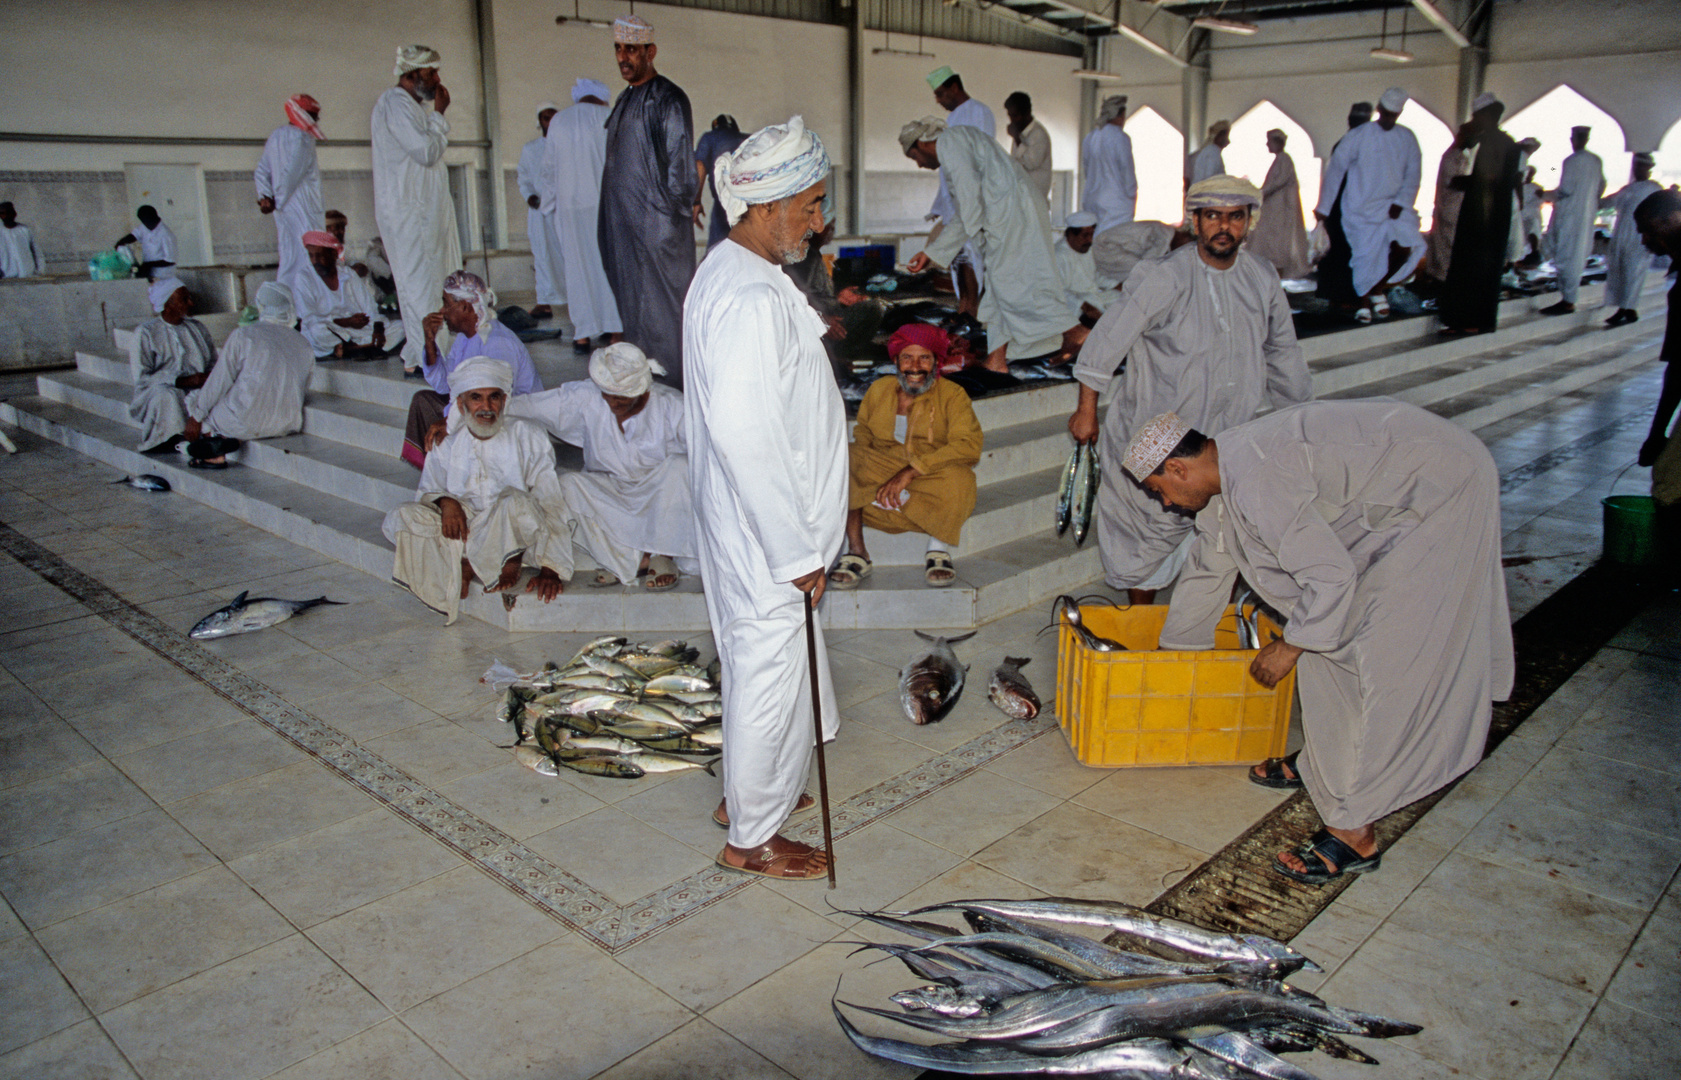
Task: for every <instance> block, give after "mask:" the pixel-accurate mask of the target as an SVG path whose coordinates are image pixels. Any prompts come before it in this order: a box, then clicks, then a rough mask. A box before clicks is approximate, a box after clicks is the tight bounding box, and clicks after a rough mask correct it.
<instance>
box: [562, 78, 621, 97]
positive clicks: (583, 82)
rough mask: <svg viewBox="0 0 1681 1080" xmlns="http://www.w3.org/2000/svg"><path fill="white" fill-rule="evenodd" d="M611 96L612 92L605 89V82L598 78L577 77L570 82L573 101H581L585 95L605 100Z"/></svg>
mask: <svg viewBox="0 0 1681 1080" xmlns="http://www.w3.org/2000/svg"><path fill="white" fill-rule="evenodd" d="M612 96H613V92H612V91H611V90H609V89H607V84H606V83H604V82H602V81H601V80H600V79H579V80H578V81H577V82H575V83H573V84H572V100H573V101H582V100H584V99H585V98H587V97H593V98H600V99H601V100H602V101H606V100H607V99H608V98H611V97H612Z"/></svg>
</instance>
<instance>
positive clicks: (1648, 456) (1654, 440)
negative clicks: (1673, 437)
mask: <svg viewBox="0 0 1681 1080" xmlns="http://www.w3.org/2000/svg"><path fill="white" fill-rule="evenodd" d="M1668 444H1669V436H1667V435H1664V434H1662V433H1661V432H1660V433H1654V434H1653V435H1652V436H1651V437H1650V438H1648V439H1647V440H1646V441H1645V442H1643V443H1641V444H1640V456H1639V457H1637V458H1635V463H1636V464H1638V465H1639V466H1640V467H1641V468H1643V469H1650V468H1651V467H1652V466H1653V465H1656V464H1657V462H1658V455H1659V454H1661V453H1663V448H1664V447H1665V446H1667V445H1668Z"/></svg>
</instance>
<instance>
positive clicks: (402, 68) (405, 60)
mask: <svg viewBox="0 0 1681 1080" xmlns="http://www.w3.org/2000/svg"><path fill="white" fill-rule="evenodd" d="M442 62H443V57H441V56H439V55H438V50H437V49H434V48H432V47H431V46H429V45H399V46H397V66H396V68H395V69H393V70H392V72H391V74H393V75H397V76H402V75H406V74H408V73H409V72H411V71H419V70H420V69H421V68H435V67H437V66H438V65H439V64H440V63H442Z"/></svg>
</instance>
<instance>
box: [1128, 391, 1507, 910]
mask: <svg viewBox="0 0 1681 1080" xmlns="http://www.w3.org/2000/svg"><path fill="white" fill-rule="evenodd" d="M1122 464H1123V467H1124V468H1125V469H1126V471H1127V472H1128V473H1130V474H1131V475H1132V477H1133V478H1134V479H1136V480H1137V481H1138V482H1139V483H1140V484H1142V485H1143V486H1144V488H1145V489H1146V490H1147V491H1148V492H1149V493H1150V495H1151V496H1153V497H1154V498H1157V499H1159V500H1160V501H1161V504H1162V506H1161V507H1160V508H1158V511H1157V512H1158V513H1162V516H1164V517H1165V516H1168V514H1167V513H1164V512H1163V511H1164V510H1166V511H1176V512H1177V513H1179V514H1181V515H1182V514H1195V515H1196V530H1197V532H1196V535H1197V543H1196V546H1195V550H1194V552H1193V554H1192V556H1191V560H1190V562H1189V564H1187V565H1186V567H1185V572H1184V574H1183V575H1181V577H1180V579H1179V584H1178V585H1177V586H1176V587H1175V588H1174V592H1173V604H1172V607H1171V608H1170V610H1169V611H1168V614H1167V621H1166V624H1165V625H1164V626H1163V627H1162V634H1161V643H1160V644H1161V648H1163V649H1207V648H1211V647H1212V646H1213V644H1214V628H1215V624H1216V623H1217V622H1218V621H1219V620H1220V619H1221V617H1222V616H1223V615H1224V614H1225V611H1226V607H1227V605H1228V604H1229V603H1230V600H1231V590H1232V583H1233V581H1234V580H1235V579H1236V578H1237V576H1238V575H1239V574H1241V575H1242V576H1243V580H1244V581H1246V582H1247V583H1249V585H1250V586H1252V587H1253V588H1254V589H1255V590H1256V592H1258V593H1259V594H1260V596H1261V599H1262V600H1264V601H1265V602H1266V603H1267V604H1268V605H1269V606H1270V607H1272V608H1273V609H1274V610H1275V611H1278V612H1280V613H1281V614H1283V615H1284V616H1285V617H1286V619H1287V620H1288V621H1287V624H1286V626H1285V629H1284V634H1283V636H1282V637H1281V638H1277V639H1275V640H1273V641H1271V642H1269V643H1268V644H1266V645H1264V646H1263V647H1262V648H1261V650H1260V652H1259V654H1258V655H1257V656H1256V657H1255V660H1254V662H1253V663H1252V664H1251V665H1250V668H1249V672H1250V674H1251V675H1252V676H1253V677H1254V678H1255V679H1256V681H1258V682H1259V683H1261V685H1263V686H1276V685H1277V684H1278V681H1279V680H1280V679H1282V678H1284V676H1285V675H1287V674H1289V672H1290V670H1291V669H1292V668H1294V669H1295V670H1296V674H1297V682H1296V689H1297V691H1298V692H1299V693H1300V695H1301V702H1302V733H1303V735H1304V736H1305V741H1306V745H1305V747H1304V748H1303V750H1302V751H1301V752H1300V754H1299V755H1294V754H1293V755H1291V756H1290V757H1287V758H1282V759H1277V758H1275V759H1273V760H1270V761H1266V762H1263V763H1262V764H1260V765H1257V766H1256V767H1255V769H1254V770H1253V771H1251V773H1250V779H1251V780H1252V781H1254V782H1255V783H1257V784H1261V785H1262V786H1265V787H1276V788H1290V787H1304V786H1305V787H1306V788H1307V792H1308V794H1309V795H1310V796H1312V798H1313V805H1314V809H1315V810H1317V811H1318V812H1319V816H1320V817H1321V818H1322V819H1323V820H1324V822H1325V828H1324V829H1323V830H1321V831H1320V832H1318V833H1316V834H1315V835H1314V836H1313V837H1312V838H1311V839H1310V840H1308V841H1307V842H1306V843H1304V844H1302V845H1301V846H1300V847H1298V848H1296V849H1295V850H1293V851H1286V852H1282V853H1280V854H1279V855H1278V857H1277V858H1276V860H1275V861H1274V864H1273V868H1274V869H1275V870H1276V871H1277V872H1279V873H1281V874H1284V875H1285V876H1287V877H1291V878H1294V879H1296V880H1297V881H1303V882H1307V883H1309V884H1319V883H1322V882H1325V881H1329V880H1331V879H1332V878H1335V877H1339V876H1341V875H1343V874H1350V873H1363V872H1368V871H1372V870H1376V869H1377V868H1378V864H1379V862H1380V861H1381V858H1382V854H1381V852H1379V851H1378V847H1377V838H1376V836H1375V834H1374V832H1373V829H1372V825H1373V823H1374V822H1376V821H1377V820H1378V819H1379V818H1382V817H1383V816H1384V815H1386V814H1388V813H1390V812H1391V811H1393V810H1396V809H1399V808H1400V807H1403V806H1405V805H1407V804H1408V803H1411V802H1414V801H1415V800H1417V799H1420V798H1423V797H1424V796H1425V795H1428V794H1430V793H1431V792H1432V791H1435V790H1437V789H1438V788H1440V787H1442V785H1444V784H1447V783H1449V782H1450V781H1452V780H1453V779H1454V778H1455V777H1457V776H1460V775H1461V774H1463V773H1465V772H1466V771H1468V770H1469V769H1471V768H1472V767H1473V766H1474V765H1476V764H1477V762H1478V761H1480V760H1482V756H1483V749H1484V746H1485V743H1486V740H1487V737H1488V725H1489V720H1490V717H1491V714H1492V708H1491V702H1492V701H1494V700H1496V699H1504V698H1505V697H1506V696H1507V695H1508V694H1509V693H1510V691H1511V689H1512V677H1513V659H1512V626H1511V616H1510V614H1509V613H1508V611H1507V608H1506V582H1505V577H1504V574H1503V571H1502V570H1501V568H1500V475H1499V471H1498V470H1497V469H1496V468H1495V465H1494V459H1493V458H1491V457H1490V456H1489V453H1488V450H1487V449H1486V448H1484V446H1483V444H1482V443H1481V442H1479V441H1478V440H1477V438H1476V436H1474V435H1472V434H1471V433H1470V432H1468V431H1466V430H1464V429H1463V428H1461V427H1459V426H1458V425H1456V424H1454V423H1452V422H1451V421H1448V420H1444V419H1442V418H1441V417H1438V416H1434V415H1432V414H1431V413H1428V412H1425V411H1424V410H1423V409H1420V408H1418V407H1416V406H1413V405H1406V404H1403V403H1401V402H1398V401H1389V400H1384V399H1379V400H1373V401H1314V402H1309V403H1308V404H1305V405H1298V406H1296V407H1295V408H1290V409H1282V410H1280V411H1278V412H1275V413H1271V414H1269V415H1267V416H1263V417H1260V418H1259V419H1256V420H1252V421H1250V422H1249V423H1247V424H1240V425H1238V426H1237V427H1234V428H1231V429H1229V430H1227V431H1224V432H1221V433H1220V434H1219V435H1218V436H1217V437H1215V438H1209V437H1207V436H1205V435H1204V434H1203V433H1201V432H1199V431H1195V430H1192V429H1190V427H1189V425H1187V424H1185V423H1184V422H1183V421H1182V420H1180V419H1179V418H1178V417H1177V416H1172V415H1168V416H1159V417H1156V418H1155V419H1153V420H1152V421H1151V422H1150V423H1148V424H1146V425H1145V426H1144V427H1143V428H1141V429H1140V430H1139V432H1138V434H1137V435H1136V436H1135V437H1134V439H1133V441H1132V443H1131V445H1130V446H1129V447H1128V450H1127V456H1126V459H1125V461H1124V462H1123V463H1122Z"/></svg>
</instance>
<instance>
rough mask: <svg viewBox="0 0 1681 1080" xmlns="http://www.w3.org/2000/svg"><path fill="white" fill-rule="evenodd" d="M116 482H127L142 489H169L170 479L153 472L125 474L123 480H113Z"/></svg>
mask: <svg viewBox="0 0 1681 1080" xmlns="http://www.w3.org/2000/svg"><path fill="white" fill-rule="evenodd" d="M111 483H112V484H113V485H115V484H127V485H128V486H129V487H131V488H138V489H139V490H141V491H168V490H169V481H168V480H165V479H164V478H163V477H161V476H157V475H154V474H152V473H141V474H140V475H139V476H125V477H123V478H122V479H121V480H113V481H111Z"/></svg>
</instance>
